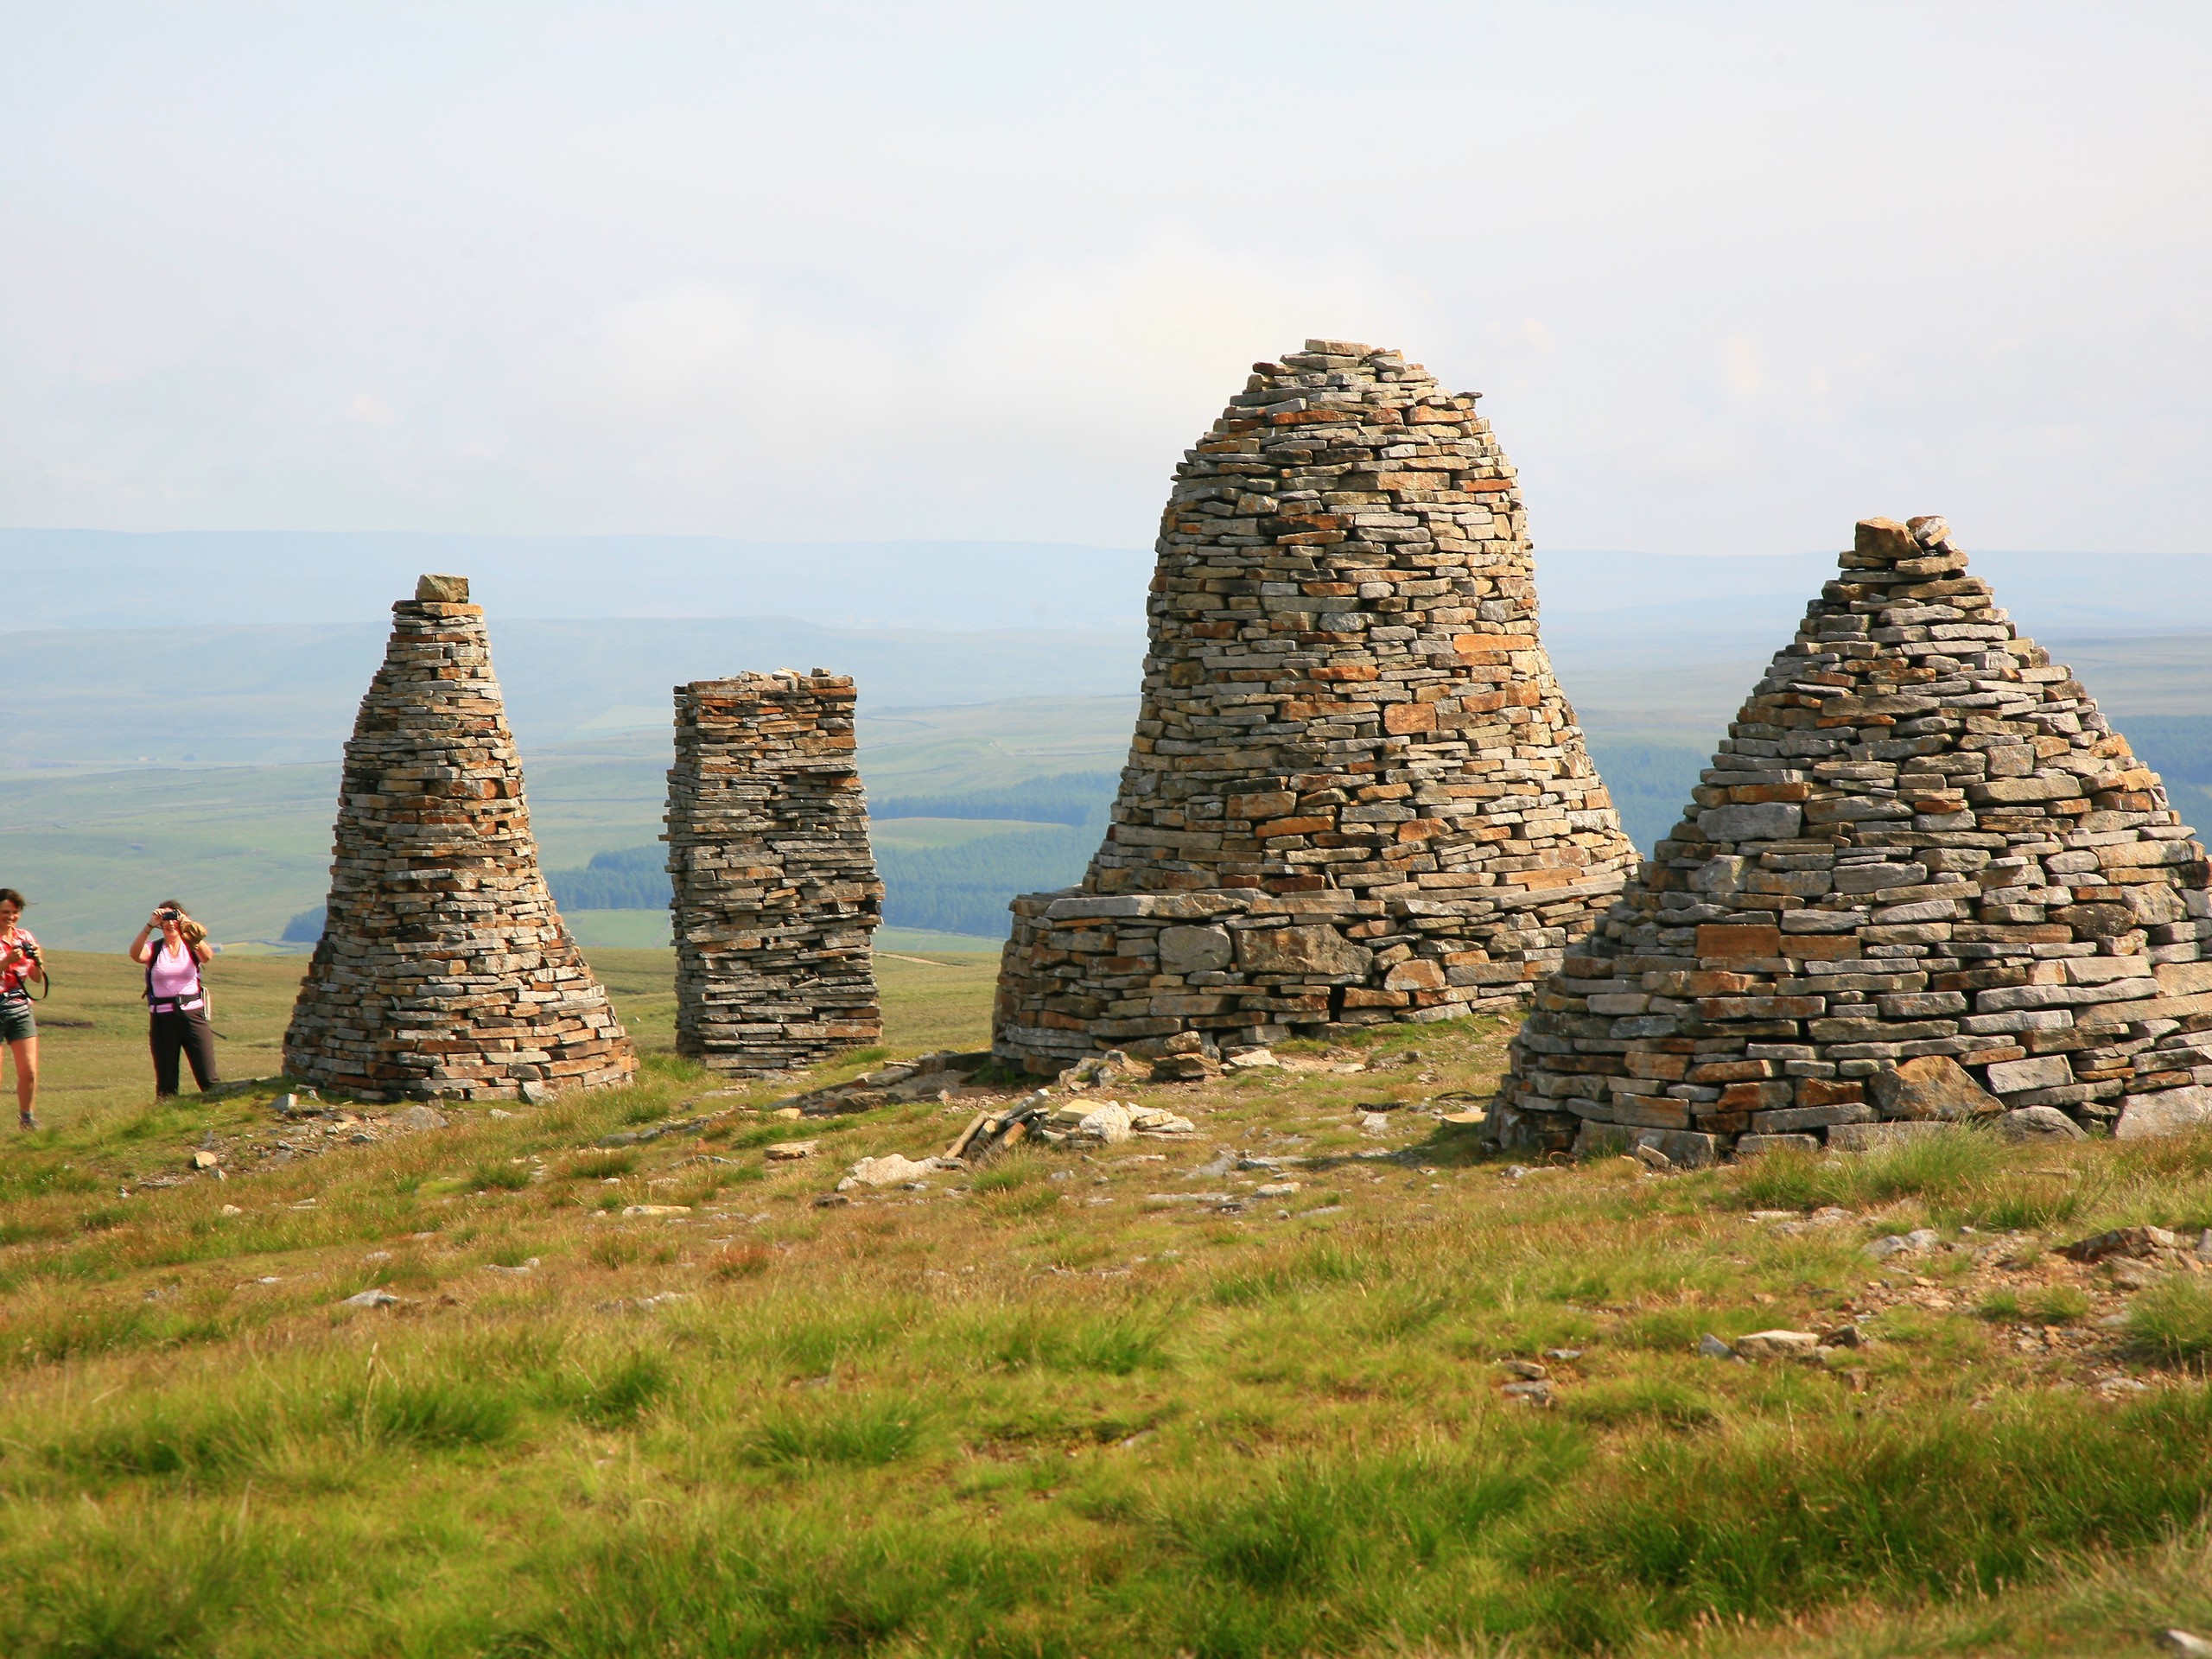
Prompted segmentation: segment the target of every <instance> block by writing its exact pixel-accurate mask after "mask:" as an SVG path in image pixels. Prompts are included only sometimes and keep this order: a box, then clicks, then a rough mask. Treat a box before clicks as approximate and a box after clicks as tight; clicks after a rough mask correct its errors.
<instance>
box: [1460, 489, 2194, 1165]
mask: <svg viewBox="0 0 2212 1659" xmlns="http://www.w3.org/2000/svg"><path fill="white" fill-rule="evenodd" d="M2207 941H2212V864H2208V861H2207V860H2206V858H2205V855H2204V851H2203V849H2202V847H2201V846H2200V845H2199V844H2198V842H2196V840H2195V839H2194V838H2193V836H2192V835H2191V832H2190V829H2189V827H2188V826H2187V825H2186V824H2184V823H2182V822H2181V820H2180V819H2179V817H2177V815H2176V814H2175V812H2174V811H2173V810H2171V804H2170V803H2169V802H2168V799H2167V797H2166V792H2165V789H2164V785H2162V784H2161V783H2160V781H2159V779H2158V774H2157V773H2156V772H2153V771H2152V770H2151V769H2150V768H2149V767H2148V766H2145V765H2143V764H2142V762H2141V761H2140V760H2138V759H2137V758H2136V757H2135V755H2134V754H2133V753H2132V752H2131V751H2130V749H2129V747H2128V745H2127V742H2126V739H2125V738H2123V737H2122V736H2121V735H2120V734H2119V733H2118V732H2116V731H2114V730H2113V728H2112V727H2111V725H2110V723H2109V722H2108V721H2107V720H2106V718H2105V716H2104V715H2102V714H2101V712H2100V711H2099V709H2098V708H2097V705H2096V703H2095V702H2094V701H2093V700H2092V699H2091V698H2090V696H2088V692H2087V691H2086V690H2084V689H2083V688H2082V685H2081V684H2080V683H2078V682H2077V681H2076V680H2075V679H2074V677H2072V675H2071V674H2070V673H2069V671H2067V670H2066V669H2064V668H2063V667H2059V666H2056V665H2055V664H2052V663H2051V662H2050V658H2049V655H2048V654H2047V653H2046V652H2044V651H2043V650H2042V649H2041V648H2040V647H2038V646H2037V645H2034V644H2032V643H2031V642H2030V641H2028V640H2026V639H2022V638H2020V637H2019V635H2018V632H2017V631H2016V630H2015V629H2014V627H2013V626H2012V622H2011V620H2009V619H2008V618H2007V617H2006V615H2005V613H2004V612H2003V611H2001V610H1999V609H1996V608H1994V606H1993V600H1992V596H1991V593H1990V589H1989V587H1988V584H1987V583H1986V582H1981V581H1980V580H1978V579H1975V578H1974V577H1972V576H1969V575H1967V558H1966V555H1965V554H1964V553H1963V552H1961V550H1960V549H1959V547H1958V545H1957V543H1955V542H1954V541H1953V540H1952V539H1951V534H1950V531H1949V528H1948V525H1946V524H1944V522H1943V521H1942V519H1941V518H1915V519H1913V520H1911V521H1910V523H1909V524H1897V523H1894V522H1892V521H1891V520H1889V519H1885V518H1869V519H1865V520H1862V521H1861V522H1860V523H1859V524H1858V526H1857V527H1856V530H1855V531H1854V535H1853V546H1852V549H1851V550H1850V551H1849V552H1847V553H1845V554H1844V555H1843V556H1842V559H1841V569H1840V571H1839V572H1838V578H1837V580H1835V581H1834V582H1829V583H1828V584H1827V586H1826V587H1825V588H1823V589H1822V590H1821V595H1820V597H1819V598H1818V599H1817V600H1815V601H1814V603H1813V604H1812V605H1811V606H1810V607H1808V610H1807V612H1806V613H1805V618H1804V620H1803V622H1802V625H1801V626H1800V627H1799V629H1798V632H1797V636H1796V639H1795V640H1794V641H1793V642H1792V643H1791V644H1790V645H1788V646H1786V647H1785V648H1784V649H1783V651H1782V652H1779V653H1778V654H1777V656H1776V657H1775V658H1774V660H1773V662H1772V664H1771V665H1770V667H1769V669H1768V671H1767V672H1766V675H1765V677H1764V679H1763V680H1762V682H1761V683H1760V684H1759V685H1758V687H1757V688H1756V689H1755V690H1753V692H1752V693H1751V697H1750V698H1749V699H1748V700H1747V701H1746V702H1745V704H1744V706H1743V708H1742V709H1741V710H1740V712H1739V713H1738V716H1737V719H1736V721H1735V722H1734V723H1733V724H1732V726H1731V727H1730V728H1729V735H1728V736H1727V737H1726V739H1724V740H1723V741H1722V742H1721V744H1720V746H1719V751H1718V752H1717V753H1715V754H1714V755H1713V764H1712V766H1711V767H1710V768H1709V769H1708V770H1707V772H1705V773H1704V775H1703V780H1702V782H1701V783H1700V785H1698V787H1697V788H1696V790H1695V791H1694V800H1693V801H1692V802H1691V804H1689V806H1688V809H1687V810H1686V811H1685V814H1684V817H1683V819H1682V822H1681V824H1680V825H1678V826H1677V827H1676V829H1675V830H1674V832H1673V833H1672V834H1671V835H1670V836H1669V837H1668V838H1667V839H1666V840H1664V841H1662V842H1660V843H1659V844H1658V847H1657V849H1656V852H1655V855H1654V856H1653V857H1652V859H1651V860H1650V861H1649V862H1647V863H1645V864H1644V865H1643V867H1642V868H1641V870H1640V871H1639V872H1638V874H1637V876H1636V877H1635V878H1634V879H1633V880H1631V881H1630V883H1629V885H1628V886H1627V887H1626V888H1625V889H1624V892H1623V893H1622V896H1621V901H1620V903H1619V904H1618V906H1615V907H1614V909H1613V910H1612V911H1611V912H1610V913H1609V914H1608V915H1607V916H1606V917H1605V919H1604V921H1603V922H1602V923H1600V924H1599V926H1598V928H1597V929H1596V931H1593V932H1592V934H1591V935H1590V936H1589V937H1588V938H1586V940H1584V941H1583V942H1581V943H1580V944H1578V945H1577V946H1576V947H1575V949H1574V950H1573V951H1572V952H1570V953H1569V954H1568V956H1567V958H1566V960H1565V963H1564V964H1563V965H1562V967H1561V969H1560V971H1559V972H1558V973H1557V974H1556V975H1554V976H1553V977H1552V978H1551V979H1550V980H1549V981H1548V982H1546V984H1545V985H1544V987H1543V988H1542V989H1541V992H1540V993H1539V995H1538V996H1537V999H1536V1007H1535V1011H1534V1012H1533V1013H1532V1014H1530V1016H1529V1020H1528V1021H1527V1023H1526V1024H1525V1025H1524V1026H1523V1027H1522V1029H1521V1031H1520V1033H1518V1034H1517V1035H1516V1037H1515V1039H1514V1042H1513V1047H1512V1058H1511V1062H1510V1070H1509V1071H1508V1074H1507V1077H1506V1078H1505V1080H1504V1082H1503V1084H1501V1086H1500V1090H1499V1102H1500V1105H1499V1108H1498V1110H1497V1113H1496V1114H1495V1116H1496V1118H1497V1135H1498V1138H1499V1140H1500V1141H1501V1143H1502V1144H1503V1146H1505V1147H1509V1148H1511V1149H1516V1150H1519V1149H1522V1148H1526V1149H1531V1150H1547V1151H1548V1150H1555V1149H1565V1148H1567V1147H1571V1146H1574V1145H1577V1144H1578V1143H1580V1142H1581V1141H1584V1140H1585V1139H1586V1138H1588V1137H1595V1136H1597V1135H1601V1134H1603V1133H1605V1132H1607V1131H1608V1130H1610V1129H1612V1128H1620V1127H1626V1128H1638V1129H1641V1128H1665V1129H1672V1130H1676V1131H1680V1132H1682V1133H1686V1134H1695V1135H1702V1136H1706V1137H1707V1138H1708V1139H1709V1140H1710V1141H1711V1142H1712V1144H1713V1147H1714V1149H1715V1150H1716V1152H1719V1151H1724V1150H1726V1149H1728V1148H1730V1147H1734V1146H1736V1145H1738V1144H1739V1142H1738V1137H1740V1136H1745V1135H1751V1136H1760V1137H1765V1136H1775V1135H1804V1136H1808V1137H1815V1138H1818V1139H1819V1140H1821V1141H1824V1142H1825V1144H1826V1145H1827V1146H1828V1147H1831V1148H1834V1149H1839V1150H1847V1149H1865V1148H1866V1147H1872V1146H1878V1145H1883V1144H1890V1143H1893V1142H1895V1141H1897V1140H1899V1139H1900V1138H1903V1137H1904V1136H1905V1135H1911V1134H1919V1133H1928V1132H1932V1131H1933V1130H1934V1129H1935V1128H1936V1126H1938V1125H1941V1124H1942V1123H1945V1122H1964V1121H1970V1120H1980V1119H1987V1118H1992V1117H1996V1116H1999V1115H2000V1114H2009V1113H2011V1112H2013V1111H2018V1110H2022V1109H2031V1108H2037V1107H2041V1108H2048V1109H2055V1110H2056V1111H2058V1112H2059V1113H2061V1114H2062V1115H2063V1116H2066V1117H2067V1118H2069V1120H2071V1121H2072V1122H2074V1124H2075V1127H2076V1128H2091V1127H2109V1128H2110V1129H2111V1132H2112V1133H2113V1135H2116V1136H2119V1137H2120V1138H2123V1139H2125V1138H2131V1137H2134V1136H2139V1135H2160V1134H2171V1133H2173V1132H2175V1131H2176V1130H2177V1129H2180V1128H2184V1127H2187V1126H2189V1125H2191V1124H2196V1123H2202V1122H2208V1121H2212V1019H2208V1018H2207V1016H2208V1015H2212V959H2207V960H2200V959H2199V958H2200V957H2212V951H2208V950H2207V949H2206V942H2207ZM2198 1027H2204V1029H2198ZM1693 1050H1694V1052H1692V1051H1693ZM2200 1072H2202V1073H2203V1074H2204V1075H2203V1077H2199V1073H2200ZM2047 1126H2048V1120H2045V1119H2043V1118H2041V1117H2039V1116H2038V1117H2037V1118H2033V1119H2012V1122H2011V1131H2012V1133H2014V1134H2034V1135H2040V1134H2043V1133H2046V1132H2048V1133H2050V1134H2054V1135H2056V1134H2058V1133H2060V1132H2059V1131H2056V1129H2050V1128H2048V1127H2047ZM1677 1161H1679V1160H1677Z"/></svg>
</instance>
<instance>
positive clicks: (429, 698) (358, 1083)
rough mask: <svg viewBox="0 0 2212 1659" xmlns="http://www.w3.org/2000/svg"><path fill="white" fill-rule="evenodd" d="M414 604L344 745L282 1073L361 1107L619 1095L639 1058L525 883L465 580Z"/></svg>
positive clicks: (425, 591)
mask: <svg viewBox="0 0 2212 1659" xmlns="http://www.w3.org/2000/svg"><path fill="white" fill-rule="evenodd" d="M391 608H392V631H391V643H390V645H388V646H387V647H386V649H385V659H384V666H383V667H382V668H380V669H379V670H378V671H377V676H376V678H375V679H374V680H373V681H372V683H370V686H369V690H368V695H367V696H365V697H363V698H362V699H361V709H360V713H359V716H358V717H357V718H356V720H355V721H354V723H353V740H352V741H350V742H348V743H347V744H346V761H345V769H344V774H343V779H342V781H341V783H340V786H339V798H338V823H337V827H336V831H335V840H336V853H335V857H334V861H333V862H332V864H331V868H330V899H329V903H328V906H327V911H326V913H325V918H324V922H323V929H322V939H321V943H320V944H317V945H316V946H315V957H314V959H313V961H312V962H311V963H309V964H308V973H307V978H306V980H305V982H303V983H302V986H301V988H300V995H299V1000H298V1001H297V1002H296V1004H295V1006H294V1007H293V1011H292V1021H291V1026H290V1028H289V1030H287V1031H286V1033H284V1069H285V1071H286V1072H287V1074H288V1075H289V1076H291V1077H299V1078H302V1079H304V1080H305V1081H307V1082H309V1083H313V1084H315V1085H317V1086H318V1087H319V1088H321V1089H322V1090H325V1091H326V1092H329V1093H335V1094H341V1095H351V1096H356V1097H359V1098H362V1099H367V1100H389V1099H395V1098H404V1097H413V1098H422V1099H428V1098H435V1097H441V1096H442V1097H448V1098H456V1099H483V1098H493V1099H500V1098H505V1099H512V1098H514V1097H516V1096H526V1097H529V1098H542V1097H544V1096H550V1094H552V1093H554V1092H556V1091H558V1090H562V1089H564V1088H570V1087H580V1088H598V1087H601V1086H604V1085H606V1084H618V1083H623V1082H626V1081H627V1080H628V1079H629V1077H631V1075H632V1073H633V1072H634V1071H636V1070H637V1064H638V1062H637V1056H636V1054H635V1052H633V1051H632V1047H631V1044H630V1039H629V1038H628V1037H627V1036H626V1035H625V1034H624V1033H623V1030H622V1027H621V1026H620V1024H619V1023H618V1022H617V1021H616V1020H615V1018H614V1013H613V1009H612V1008H611V1007H609V1006H608V1004H607V994H606V992H605V991H604V990H602V989H601V987H600V984H599V982H598V981H597V980H595V979H594V978H593V977H592V973H591V969H590V968H589V967H588V966H587V965H586V964H585V963H584V960H583V958H582V956H581V955H579V954H578V952H577V950H576V947H575V943H574V941H572V940H571V939H570V938H569V934H568V931H567V930H566V929H565V928H563V926H562V925H561V918H560V915H559V913H558V912H556V910H555V909H554V907H553V897H552V894H551V893H548V892H547V891H546V887H545V880H544V878H543V876H542V875H541V874H539V872H538V868H537V843H536V842H534V841H533V840H532V839H531V833H530V810H529V807H528V806H527V805H526V804H525V803H524V797H523V777H522V763H521V760H520V759H519V758H518V756H517V754H516V753H515V744H514V736H513V734H512V733H511V732H510V731H509V730H508V729H507V720H506V712H505V707H504V705H503V704H502V702H501V701H500V696H499V682H498V681H497V680H495V679H494V678H493V675H492V651H491V645H490V641H489V640H488V639H487V638H486V633H485V629H484V613H483V611H482V609H481V608H480V607H477V606H474V605H472V604H470V603H468V583H467V580H466V579H465V578H462V577H459V576H425V577H423V580H422V582H421V583H420V584H419V585H418V587H417V588H416V598H415V599H414V600H412V601H403V602H401V603H399V604H397V605H395V606H393V607H391Z"/></svg>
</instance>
